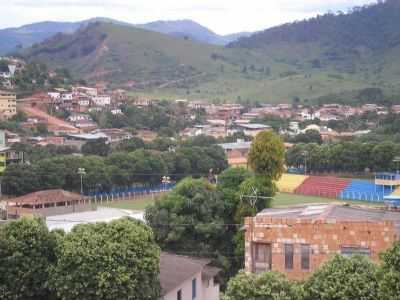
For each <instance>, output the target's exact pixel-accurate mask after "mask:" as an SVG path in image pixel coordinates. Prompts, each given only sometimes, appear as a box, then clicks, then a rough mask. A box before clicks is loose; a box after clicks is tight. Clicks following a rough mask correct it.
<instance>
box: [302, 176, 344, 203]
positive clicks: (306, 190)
mask: <svg viewBox="0 0 400 300" xmlns="http://www.w3.org/2000/svg"><path fill="white" fill-rule="evenodd" d="M349 182H350V180H349V179H342V178H336V177H322V176H309V177H308V178H306V179H305V180H304V182H303V183H302V184H301V185H300V186H299V187H298V188H296V189H295V191H294V192H295V193H296V194H301V195H308V196H319V197H326V198H338V197H339V196H340V194H341V192H342V191H343V190H344V189H345V188H346V187H347V186H348V185H349Z"/></svg>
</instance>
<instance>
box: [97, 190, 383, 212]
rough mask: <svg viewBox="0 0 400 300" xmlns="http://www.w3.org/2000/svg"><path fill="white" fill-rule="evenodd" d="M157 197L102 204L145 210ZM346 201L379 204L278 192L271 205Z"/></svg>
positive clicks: (370, 203) (281, 205)
mask: <svg viewBox="0 0 400 300" xmlns="http://www.w3.org/2000/svg"><path fill="white" fill-rule="evenodd" d="M156 198H157V197H152V196H150V197H147V198H141V199H136V200H126V201H119V202H114V203H108V204H105V205H104V206H107V207H114V208H120V209H131V210H145V208H146V207H147V206H149V205H152V204H153V203H154V201H155V199H156ZM335 202H336V203H348V204H363V205H371V206H379V205H381V204H379V203H372V202H362V201H359V202H356V201H341V200H337V199H329V198H321V197H311V196H303V195H295V194H285V193H279V194H277V195H276V196H275V198H274V202H273V204H272V205H273V207H284V206H291V205H300V204H311V203H335Z"/></svg>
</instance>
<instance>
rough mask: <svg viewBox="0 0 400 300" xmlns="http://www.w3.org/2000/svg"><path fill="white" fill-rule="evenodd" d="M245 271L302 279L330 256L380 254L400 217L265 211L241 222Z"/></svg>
mask: <svg viewBox="0 0 400 300" xmlns="http://www.w3.org/2000/svg"><path fill="white" fill-rule="evenodd" d="M245 230H246V243H245V247H246V255H245V265H246V271H247V272H253V273H260V272H265V271H270V270H272V271H278V272H281V273H285V274H286V275H287V276H288V277H289V278H291V279H303V278H305V277H307V276H308V275H309V274H311V273H312V272H313V271H315V270H316V269H317V268H318V267H319V266H320V265H321V264H322V263H323V262H326V261H327V260H329V259H330V258H331V257H332V255H334V254H342V255H353V254H361V255H367V256H369V257H371V259H373V260H375V261H377V260H379V253H380V252H382V251H384V250H386V249H388V248H390V247H391V246H392V244H393V243H394V242H395V241H396V240H399V238H400V213H398V212H391V211H386V210H383V209H382V210H379V209H372V208H361V207H350V206H344V205H327V204H325V205H309V206H299V207H290V208H282V209H265V210H263V211H262V212H260V213H259V214H257V216H256V217H254V218H246V220H245Z"/></svg>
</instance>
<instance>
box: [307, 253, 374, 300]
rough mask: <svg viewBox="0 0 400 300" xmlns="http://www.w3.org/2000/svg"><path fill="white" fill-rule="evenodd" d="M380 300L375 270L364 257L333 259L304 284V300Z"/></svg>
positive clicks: (336, 257) (337, 257) (371, 263)
mask: <svg viewBox="0 0 400 300" xmlns="http://www.w3.org/2000/svg"><path fill="white" fill-rule="evenodd" d="M314 299H325V300H336V299H365V300H368V299H371V300H375V299H380V298H379V297H378V276H377V267H376V266H375V264H374V263H373V262H371V261H370V260H369V259H368V258H366V257H361V256H353V257H350V258H348V257H343V256H339V255H337V256H335V257H334V258H333V259H332V260H331V261H329V262H327V263H325V264H324V265H322V267H321V268H320V269H319V270H317V271H316V272H315V273H314V274H313V275H312V276H311V277H310V278H309V279H308V280H307V281H306V282H305V284H304V300H314Z"/></svg>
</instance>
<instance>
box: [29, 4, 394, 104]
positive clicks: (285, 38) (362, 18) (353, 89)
mask: <svg viewBox="0 0 400 300" xmlns="http://www.w3.org/2000/svg"><path fill="white" fill-rule="evenodd" d="M399 15H400V5H399V1H398V0H396V1H393V0H392V1H386V2H383V3H379V4H376V5H372V6H368V7H363V8H357V9H354V10H353V11H352V12H349V13H346V14H327V15H324V16H319V17H316V18H313V19H310V20H306V21H302V22H295V23H293V24H285V25H282V26H278V27H275V28H272V29H268V30H265V31H262V32H259V33H256V34H254V35H252V36H250V37H247V38H242V39H240V40H239V41H238V42H235V43H231V44H229V46H228V47H222V46H216V45H210V44H205V43H199V42H196V41H193V40H192V39H190V38H189V39H185V38H182V36H180V35H178V34H176V35H177V36H173V34H172V33H171V32H173V31H174V30H175V29H174V26H172V25H171V24H169V25H171V27H170V29H169V30H168V32H169V34H168V35H166V34H160V33H156V32H154V31H149V30H145V29H139V28H136V27H131V26H124V25H117V24H112V23H95V24H91V25H89V26H87V27H85V28H81V29H80V30H78V31H76V32H75V33H73V34H58V35H56V36H54V37H52V38H50V39H48V40H46V41H44V42H43V43H41V44H39V45H36V46H35V47H32V48H30V49H27V50H25V51H24V52H23V54H24V55H25V56H26V57H27V58H28V59H29V60H35V61H36V60H37V61H43V62H46V63H48V64H49V65H50V67H53V68H57V67H66V68H68V69H70V70H71V71H72V72H73V74H74V75H75V76H76V77H82V78H85V79H87V80H97V79H100V80H106V81H108V82H110V83H112V84H114V85H117V86H125V87H127V86H129V87H131V88H132V89H133V90H134V91H135V93H138V94H142V93H143V94H146V95H148V94H152V95H154V96H157V97H163V98H173V97H185V98H194V99H199V98H205V99H210V100H221V101H223V100H230V101H232V100H237V101H241V102H243V101H246V102H247V101H259V102H269V103H273V102H275V103H277V102H278V103H282V102H291V101H292V100H293V98H295V97H298V98H300V99H301V100H303V101H304V102H306V101H312V100H314V99H319V98H321V97H322V98H323V99H325V100H324V101H330V100H329V99H332V101H338V100H340V102H342V103H343V102H346V101H351V102H353V103H354V102H356V101H357V96H358V91H359V90H361V89H364V88H370V87H374V88H381V89H382V90H383V91H384V92H385V93H386V95H389V96H390V95H399V94H400V93H399V91H400V82H399V81H398V75H399V74H400V60H399V58H400V44H399V42H400V32H399V31H398V30H397V28H400V27H399V25H400V24H399V22H400V18H397V17H396V16H399ZM164 25H165V27H168V26H169V25H168V26H167V25H166V24H164ZM157 26H158V25H157ZM157 26H156V25H154V24H153V30H156V29H155V27H157ZM165 27H164V28H165ZM380 35H382V36H380ZM326 99H327V100H326Z"/></svg>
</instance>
